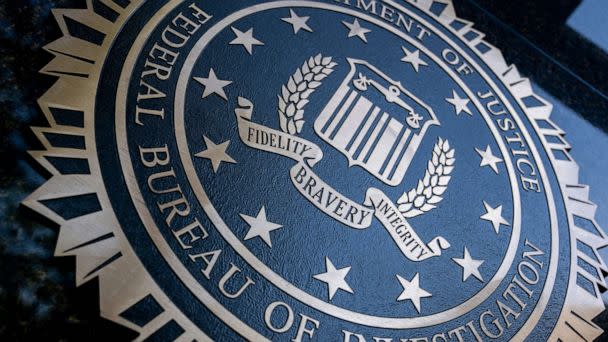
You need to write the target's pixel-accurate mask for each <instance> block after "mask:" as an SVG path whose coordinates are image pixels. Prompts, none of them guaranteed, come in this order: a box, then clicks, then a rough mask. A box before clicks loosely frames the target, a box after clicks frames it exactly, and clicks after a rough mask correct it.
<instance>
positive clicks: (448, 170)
mask: <svg viewBox="0 0 608 342" xmlns="http://www.w3.org/2000/svg"><path fill="white" fill-rule="evenodd" d="M453 170H454V167H453V166H446V167H444V168H443V172H444V174H446V175H449V174H450V173H452V171H453Z"/></svg>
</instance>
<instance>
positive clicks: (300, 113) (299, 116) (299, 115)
mask: <svg viewBox="0 0 608 342" xmlns="http://www.w3.org/2000/svg"><path fill="white" fill-rule="evenodd" d="M302 118H304V110H302V109H300V110H298V111H296V115H294V116H293V119H294V120H296V121H298V120H301V119H302Z"/></svg>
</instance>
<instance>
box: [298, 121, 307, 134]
mask: <svg viewBox="0 0 608 342" xmlns="http://www.w3.org/2000/svg"><path fill="white" fill-rule="evenodd" d="M304 122H305V121H304V120H298V121H296V130H297V132H298V133H300V132H302V127H304Z"/></svg>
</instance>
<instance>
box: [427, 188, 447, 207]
mask: <svg viewBox="0 0 608 342" xmlns="http://www.w3.org/2000/svg"><path fill="white" fill-rule="evenodd" d="M431 192H432V191H431ZM441 201H443V198H442V197H441V196H431V198H429V199H428V200H427V202H428V203H430V204H437V203H439V202H441Z"/></svg>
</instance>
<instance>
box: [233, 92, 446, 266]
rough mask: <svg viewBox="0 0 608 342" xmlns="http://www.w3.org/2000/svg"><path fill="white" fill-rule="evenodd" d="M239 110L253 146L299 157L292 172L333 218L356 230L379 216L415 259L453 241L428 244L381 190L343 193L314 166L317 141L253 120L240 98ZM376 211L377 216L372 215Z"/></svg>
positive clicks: (295, 181)
mask: <svg viewBox="0 0 608 342" xmlns="http://www.w3.org/2000/svg"><path fill="white" fill-rule="evenodd" d="M238 101H239V108H237V109H235V113H236V116H237V124H238V129H239V136H240V138H241V140H242V141H243V142H244V143H245V144H246V145H247V146H249V147H251V148H255V149H258V150H262V151H266V152H271V153H275V154H279V155H281V156H284V157H288V158H290V159H293V160H295V161H296V162H297V163H296V164H295V165H294V166H293V167H292V168H291V170H290V172H289V175H290V178H291V181H292V183H293V184H294V186H295V187H296V189H298V191H299V192H300V193H301V194H302V195H303V196H304V197H305V198H306V199H307V200H308V201H310V202H311V203H312V204H314V205H315V206H316V207H317V208H319V209H320V210H321V211H323V212H324V213H325V214H327V215H329V216H330V217H332V218H333V219H335V220H337V221H339V222H341V223H343V224H345V225H347V226H348V227H351V228H354V229H365V228H368V227H369V226H370V225H371V223H372V218H373V217H374V216H375V217H376V218H377V219H378V220H379V221H380V222H381V223H382V225H383V226H384V228H386V230H387V231H388V232H389V234H390V235H391V237H392V238H393V240H394V241H395V243H396V244H397V246H398V247H399V249H400V250H401V252H402V253H403V255H405V256H406V257H407V258H408V259H410V260H412V261H423V260H426V259H428V258H431V257H434V256H439V255H441V251H442V250H443V249H447V248H449V247H450V244H449V243H448V241H447V240H445V239H444V238H443V237H441V236H439V237H436V238H435V239H433V240H432V241H431V242H430V243H428V244H426V243H424V242H423V241H422V240H421V238H420V237H419V236H418V235H417V234H416V232H415V231H414V229H413V228H412V227H411V226H410V224H409V223H408V222H407V221H406V219H405V217H403V215H402V214H401V212H399V210H398V209H397V206H396V205H395V204H394V203H393V202H392V200H391V199H389V198H388V197H387V196H386V195H385V194H384V193H383V192H382V191H381V190H379V189H375V188H370V189H368V190H367V193H366V195H365V201H364V205H361V204H359V203H357V202H355V201H353V200H351V199H350V198H348V197H346V196H344V195H342V194H341V193H340V192H338V191H337V190H335V189H334V188H332V187H331V186H330V185H328V184H327V183H326V182H324V181H323V180H322V179H321V178H320V177H319V176H318V175H317V174H316V173H315V172H314V171H313V170H312V168H313V167H314V166H315V164H317V163H318V162H319V161H320V160H321V159H323V151H322V150H321V148H319V146H317V145H316V144H314V143H312V142H310V141H308V140H306V139H302V138H300V137H297V136H294V135H291V134H289V133H285V132H282V131H278V130H275V129H273V128H269V127H266V126H263V125H260V124H257V123H254V122H252V121H251V116H252V114H253V104H252V103H251V101H249V100H247V99H245V98H242V97H240V98H239V99H238ZM372 214H373V215H372Z"/></svg>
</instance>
